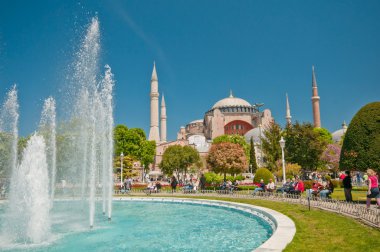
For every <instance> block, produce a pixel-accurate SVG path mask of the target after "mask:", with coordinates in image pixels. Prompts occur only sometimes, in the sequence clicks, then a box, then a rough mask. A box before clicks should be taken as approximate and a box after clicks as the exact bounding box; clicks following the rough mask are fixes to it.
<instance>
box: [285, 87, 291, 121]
mask: <svg viewBox="0 0 380 252" xmlns="http://www.w3.org/2000/svg"><path fill="white" fill-rule="evenodd" d="M285 119H286V125H287V126H290V125H292V116H291V115H290V106H289V99H288V93H286V116H285Z"/></svg>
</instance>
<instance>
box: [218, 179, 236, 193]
mask: <svg viewBox="0 0 380 252" xmlns="http://www.w3.org/2000/svg"><path fill="white" fill-rule="evenodd" d="M238 186H239V182H238V181H237V180H236V181H235V182H234V183H232V181H231V180H227V181H225V180H224V181H223V182H222V184H220V186H219V190H222V191H228V192H233V191H235V190H237V188H238Z"/></svg>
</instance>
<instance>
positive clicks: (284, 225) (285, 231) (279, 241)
mask: <svg viewBox="0 0 380 252" xmlns="http://www.w3.org/2000/svg"><path fill="white" fill-rule="evenodd" d="M113 200H114V201H143V202H172V203H193V204H199V205H210V206H219V207H226V208H232V209H237V210H240V211H243V212H247V213H250V214H252V215H257V214H255V213H254V212H256V213H261V214H263V215H265V216H266V217H267V218H269V219H270V220H265V219H264V221H267V222H268V223H269V222H270V221H272V222H273V224H274V226H275V227H273V225H271V223H269V225H271V226H272V228H273V234H272V236H271V237H270V238H269V239H268V240H266V241H265V242H264V243H263V244H261V245H260V246H259V247H257V248H256V249H254V250H252V251H255V252H265V251H283V250H284V249H285V247H286V246H287V245H288V244H289V243H290V242H291V241H292V240H293V237H294V235H295V233H296V226H295V224H294V222H293V221H292V220H291V219H290V218H289V217H288V216H286V215H284V214H282V213H279V212H277V211H275V210H273V209H269V208H266V207H261V206H256V205H250V204H244V203H238V202H229V201H223V200H208V199H207V200H206V199H190V198H170V197H154V198H149V197H114V198H113Z"/></svg>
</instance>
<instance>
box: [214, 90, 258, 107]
mask: <svg viewBox="0 0 380 252" xmlns="http://www.w3.org/2000/svg"><path fill="white" fill-rule="evenodd" d="M240 106H241V107H252V105H251V104H250V103H249V102H247V101H246V100H243V99H241V98H237V97H234V96H233V95H232V92H231V93H230V96H229V97H227V98H224V99H222V100H220V101H218V102H217V103H215V104H214V106H212V108H213V109H215V108H222V107H240Z"/></svg>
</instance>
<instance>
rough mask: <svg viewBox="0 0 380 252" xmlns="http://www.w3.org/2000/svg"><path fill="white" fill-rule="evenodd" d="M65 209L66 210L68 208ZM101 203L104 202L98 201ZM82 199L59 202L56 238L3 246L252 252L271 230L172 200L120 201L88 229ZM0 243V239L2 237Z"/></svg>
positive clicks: (249, 219)
mask: <svg viewBox="0 0 380 252" xmlns="http://www.w3.org/2000/svg"><path fill="white" fill-rule="evenodd" d="M68 206H69V209H70V210H69V211H67V210H62V209H68ZM97 207H101V206H100V205H97ZM80 209H81V205H80V203H78V202H56V203H55V206H54V209H53V214H52V215H53V216H52V224H53V225H52V239H51V241H49V242H48V243H47V244H44V245H36V246H30V245H15V246H14V245H12V246H9V245H8V246H7V247H6V248H5V247H4V246H3V247H2V248H1V246H0V250H4V249H5V251H58V252H59V251H81V252H83V251H92V252H96V251H252V250H253V249H254V248H257V247H258V246H260V245H261V244H262V243H263V242H265V241H266V240H267V239H268V238H269V237H270V236H271V235H272V232H273V231H272V228H271V227H270V225H269V224H268V223H267V222H265V221H264V220H262V219H260V218H258V217H256V216H253V215H250V214H248V213H244V212H241V211H238V210H233V209H228V208H224V207H215V206H205V205H197V204H189V203H173V202H170V203H169V202H139V201H135V202H130V201H116V202H114V204H113V217H112V221H111V222H108V220H107V219H106V217H104V216H102V215H101V214H100V215H98V216H97V217H96V222H95V225H96V227H95V228H94V229H93V230H89V228H88V226H87V223H88V220H87V219H83V218H82V217H83V216H85V215H86V213H83V215H81V214H79V215H78V214H77V211H81V210H80ZM0 245H1V242H0Z"/></svg>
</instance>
